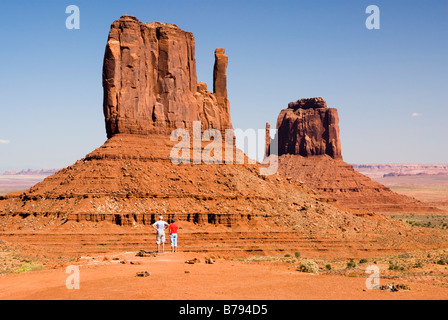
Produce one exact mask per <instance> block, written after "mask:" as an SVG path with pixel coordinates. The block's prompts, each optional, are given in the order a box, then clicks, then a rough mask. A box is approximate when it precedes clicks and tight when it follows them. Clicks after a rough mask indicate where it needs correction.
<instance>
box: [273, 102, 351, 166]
mask: <svg viewBox="0 0 448 320" xmlns="http://www.w3.org/2000/svg"><path fill="white" fill-rule="evenodd" d="M277 130H278V133H277V136H276V139H278V155H283V154H293V155H301V156H303V157H309V156H315V155H329V156H330V157H332V158H334V159H342V152H341V141H340V138H339V117H338V111H337V109H334V108H327V103H326V102H325V100H324V99H323V98H311V99H302V100H297V101H296V102H291V103H289V105H288V108H287V109H284V110H282V111H281V112H280V114H279V116H278V119H277Z"/></svg>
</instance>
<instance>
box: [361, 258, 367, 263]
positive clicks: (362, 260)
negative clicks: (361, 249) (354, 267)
mask: <svg viewBox="0 0 448 320" xmlns="http://www.w3.org/2000/svg"><path fill="white" fill-rule="evenodd" d="M366 262H367V259H361V260H359V264H361V263H366Z"/></svg>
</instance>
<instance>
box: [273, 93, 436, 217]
mask: <svg viewBox="0 0 448 320" xmlns="http://www.w3.org/2000/svg"><path fill="white" fill-rule="evenodd" d="M338 123H339V118H338V112H337V110H336V109H332V108H327V104H326V102H325V100H324V99H323V98H311V99H302V100H297V101H296V102H291V103H290V104H289V105H288V108H287V109H284V110H282V111H281V112H280V114H279V116H278V120H277V130H278V132H277V135H276V139H277V140H278V155H279V159H278V163H279V168H278V172H279V173H280V174H282V175H284V176H286V177H289V178H291V179H293V180H295V181H297V182H300V183H305V184H306V185H307V186H308V187H310V188H312V189H313V190H316V191H318V192H321V193H322V194H323V195H324V196H327V197H330V198H333V199H337V200H338V201H339V202H340V203H341V204H343V205H345V206H347V207H348V208H351V209H356V210H370V211H375V212H379V213H390V212H394V213H400V212H403V213H409V212H413V213H422V212H441V210H439V209H437V208H433V207H430V206H426V205H423V204H421V203H419V202H418V201H417V200H416V199H413V198H410V197H406V196H403V195H399V194H397V193H395V192H393V191H392V190H390V189H389V188H387V187H386V186H384V185H382V184H380V183H378V182H375V181H373V180H371V179H370V178H368V177H366V176H364V175H362V174H360V173H359V172H357V171H355V170H354V169H353V167H352V166H351V165H349V164H347V163H345V162H344V161H343V160H342V155H341V153H342V152H341V142H340V139H339V124H338ZM267 139H268V138H267Z"/></svg>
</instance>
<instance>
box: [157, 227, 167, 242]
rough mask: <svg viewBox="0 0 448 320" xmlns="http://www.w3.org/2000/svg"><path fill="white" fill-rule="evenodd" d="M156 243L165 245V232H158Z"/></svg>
mask: <svg viewBox="0 0 448 320" xmlns="http://www.w3.org/2000/svg"><path fill="white" fill-rule="evenodd" d="M156 243H157V244H161V243H165V230H157V235H156Z"/></svg>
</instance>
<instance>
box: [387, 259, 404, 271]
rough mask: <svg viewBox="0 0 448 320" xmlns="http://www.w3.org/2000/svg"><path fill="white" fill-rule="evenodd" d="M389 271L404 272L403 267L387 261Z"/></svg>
mask: <svg viewBox="0 0 448 320" xmlns="http://www.w3.org/2000/svg"><path fill="white" fill-rule="evenodd" d="M389 270H393V271H398V270H400V271H403V270H404V267H403V266H400V265H399V264H398V262H392V261H389Z"/></svg>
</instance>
